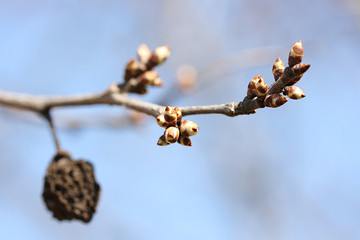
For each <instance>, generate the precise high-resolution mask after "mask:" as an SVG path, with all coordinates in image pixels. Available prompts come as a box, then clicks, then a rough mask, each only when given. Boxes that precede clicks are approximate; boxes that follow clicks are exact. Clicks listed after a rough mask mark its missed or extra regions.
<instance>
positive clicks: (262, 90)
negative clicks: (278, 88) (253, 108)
mask: <svg viewBox="0 0 360 240" xmlns="http://www.w3.org/2000/svg"><path fill="white" fill-rule="evenodd" d="M255 90H256V96H257V97H258V98H263V97H265V96H266V94H267V92H268V86H267V85H266V83H265V81H264V79H263V78H262V76H260V75H258V81H257V82H256V83H255Z"/></svg>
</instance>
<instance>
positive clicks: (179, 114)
mask: <svg viewBox="0 0 360 240" xmlns="http://www.w3.org/2000/svg"><path fill="white" fill-rule="evenodd" d="M174 110H175V112H176V121H177V122H178V123H180V122H181V120H182V113H181V111H180V109H179V108H178V107H175V108H174Z"/></svg>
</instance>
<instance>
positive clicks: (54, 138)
mask: <svg viewBox="0 0 360 240" xmlns="http://www.w3.org/2000/svg"><path fill="white" fill-rule="evenodd" d="M41 115H42V116H43V117H44V118H45V119H46V120H47V122H48V123H49V127H50V131H51V135H52V138H53V140H54V143H55V147H56V151H57V152H60V150H61V148H60V143H59V139H58V137H57V134H56V130H55V126H54V123H53V120H52V117H51V115H50V109H46V110H44V111H43V112H41Z"/></svg>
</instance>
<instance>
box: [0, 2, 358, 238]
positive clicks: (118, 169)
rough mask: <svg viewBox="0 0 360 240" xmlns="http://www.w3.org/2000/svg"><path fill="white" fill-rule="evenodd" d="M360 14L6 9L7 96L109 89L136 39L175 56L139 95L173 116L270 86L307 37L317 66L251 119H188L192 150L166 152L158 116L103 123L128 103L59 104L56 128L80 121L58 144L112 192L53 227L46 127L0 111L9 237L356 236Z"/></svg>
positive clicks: (246, 7) (245, 5)
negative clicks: (186, 76)
mask: <svg viewBox="0 0 360 240" xmlns="http://www.w3.org/2000/svg"><path fill="white" fill-rule="evenodd" d="M353 11H354V9H353V8H351V7H349V5H347V4H345V3H343V2H341V1H325V0H320V1H311V2H310V1H301V2H295V1H282V0H276V1H233V0H227V1H214V0H210V1H178V0H176V1H175V0H174V1H160V0H156V1H139V0H136V1H111V0H107V1H98V0H92V1H84V0H79V1H55V0H53V1H40V0H39V1H31V2H30V1H25V0H15V1H0V33H1V34H0V89H1V90H8V91H17V92H23V93H31V94H38V95H67V94H76V93H88V92H99V91H102V90H104V89H105V88H107V87H108V86H109V85H110V84H111V83H112V82H114V81H120V80H121V79H122V75H123V68H124V65H125V63H126V61H128V60H129V59H130V58H133V57H135V53H136V49H137V47H138V46H139V45H140V44H141V43H147V44H148V45H149V46H150V47H151V48H154V47H156V46H159V45H165V44H166V45H170V46H171V49H172V55H171V57H170V58H169V59H168V61H167V62H166V63H165V64H164V65H163V66H161V67H159V68H158V71H159V73H160V76H161V78H162V79H163V80H164V81H165V84H166V85H165V87H164V89H152V90H151V91H150V93H149V94H148V95H147V96H141V97H140V96H133V97H135V98H139V99H143V100H147V101H151V102H160V101H161V102H164V101H165V102H166V104H168V105H174V106H188V105H203V104H220V103H226V102H230V101H237V100H241V99H242V98H243V97H244V95H245V93H246V86H247V84H248V81H249V80H250V79H251V78H252V77H254V76H255V75H257V74H261V75H262V76H263V77H264V79H265V81H266V82H267V83H268V84H270V83H271V82H272V81H273V78H272V73H271V68H272V64H273V61H274V60H275V59H276V58H277V57H280V58H282V59H283V60H284V62H285V61H286V58H287V54H288V52H289V50H290V47H291V46H292V44H294V43H295V42H296V41H298V40H300V39H301V40H302V41H303V44H304V52H305V53H304V62H306V63H310V64H311V65H312V66H311V68H310V70H309V71H308V72H307V73H306V74H305V76H304V77H303V79H302V81H301V82H300V83H299V84H298V86H299V87H300V88H302V89H303V90H304V92H305V93H306V95H307V96H306V98H304V99H303V100H301V101H289V102H288V103H287V104H285V105H284V106H283V107H281V108H278V109H260V110H258V113H257V114H255V115H251V116H239V117H236V118H228V117H225V116H219V115H208V116H205V115H201V116H189V117H187V119H191V120H193V121H195V122H197V123H198V124H199V126H200V132H199V134H198V135H197V136H196V137H194V138H193V147H192V148H185V147H181V146H180V145H174V146H168V147H164V148H160V147H158V146H156V142H157V139H158V137H159V136H160V135H161V134H162V129H160V128H159V127H157V125H156V124H155V122H154V119H152V118H150V117H149V118H148V119H147V122H146V123H145V124H144V125H141V126H128V127H111V126H103V125H101V124H98V125H97V124H94V123H98V122H99V121H101V120H102V119H104V118H105V119H106V118H113V117H121V116H126V114H127V111H125V110H124V109H122V108H119V107H110V106H90V107H69V108H62V109H56V110H55V111H54V116H55V122H56V123H58V125H60V126H63V125H64V122H66V121H69V120H72V119H75V120H79V121H81V122H83V125H84V127H83V128H80V129H69V128H64V127H61V128H59V130H58V131H59V137H60V141H61V144H62V146H63V148H64V149H66V150H68V151H70V152H71V153H72V155H73V157H74V158H85V159H88V160H90V161H91V162H92V163H93V164H94V165H95V169H96V176H97V179H98V182H99V183H100V185H101V187H102V192H101V196H100V202H99V205H98V212H97V213H96V214H95V216H94V218H93V220H92V221H91V223H90V224H88V225H85V224H82V223H79V222H76V221H74V222H58V221H57V220H54V219H52V217H51V214H50V213H49V212H48V211H47V210H46V207H45V205H44V203H43V202H42V199H41V193H42V185H43V176H44V174H45V171H46V167H47V165H48V163H49V161H50V159H51V157H52V155H53V154H54V151H55V150H54V146H53V143H52V141H51V138H50V132H49V130H48V128H47V125H46V124H45V123H43V122H42V121H41V119H39V118H38V117H37V116H34V115H33V114H32V113H26V112H18V111H16V112H14V111H8V110H7V109H5V108H1V109H0V110H1V115H0V127H1V131H0V132H1V133H0V141H1V145H0V149H1V152H2V158H1V159H0V166H1V167H0V189H1V192H2V194H0V212H1V216H2V218H0V234H1V238H2V239H64V238H66V239H79V238H86V239H99V238H101V237H102V238H104V239H129V240H132V239H135V240H137V239H139V240H152V239H154V240H155V239H156V240H162V239H164V240H165V239H172V240H176V239H189V240H191V239H207V240H218V239H229V240H235V239H359V237H360V231H359V224H360V192H359V182H360V181H359V180H360V178H359V174H358V172H359V170H360V164H359V160H360V158H359V156H358V151H357V150H358V148H359V137H358V136H359V130H358V128H357V123H358V119H359V117H360V116H359V115H360V114H359V110H358V109H359V108H358V106H357V105H358V104H357V99H356V95H357V89H359V88H360V83H359V80H358V79H357V77H356V76H357V70H358V63H359V57H358V54H359V53H360V51H359V50H360V47H359V44H358V42H359V19H356V16H355V15H354V12H353ZM249 53H250V55H251V56H253V58H251V59H248V57H245V56H248V55H246V54H249ZM229 59H230V60H231V61H229ZM252 62H255V63H257V64H254V63H252ZM224 63H226V64H224ZM182 64H190V65H192V66H194V67H195V68H196V69H198V70H199V72H200V73H201V74H199V76H198V82H197V84H198V85H197V86H198V88H197V89H196V90H195V91H194V92H193V94H191V95H185V94H180V93H178V92H177V90H176V89H175V88H174V87H173V86H174V84H175V73H176V70H177V68H178V67H179V66H181V65H182ZM209 66H210V67H209ZM202 69H205V70H203V71H201V70H202ZM210 70H211V71H210ZM83 125H82V126H83Z"/></svg>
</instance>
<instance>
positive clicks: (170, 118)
mask: <svg viewBox="0 0 360 240" xmlns="http://www.w3.org/2000/svg"><path fill="white" fill-rule="evenodd" d="M164 118H165V121H166V123H167V124H168V125H172V124H176V120H177V114H176V112H175V110H174V108H172V107H169V106H167V107H166V108H165V112H164Z"/></svg>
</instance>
